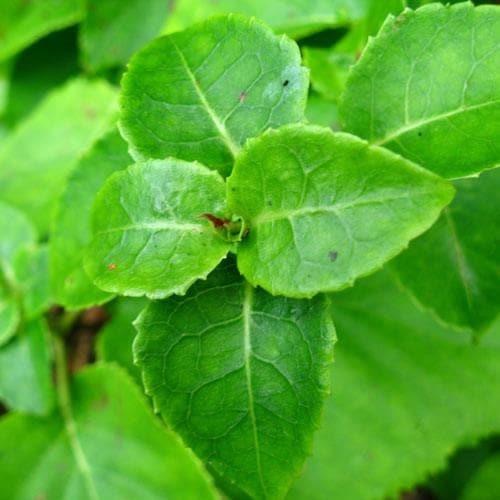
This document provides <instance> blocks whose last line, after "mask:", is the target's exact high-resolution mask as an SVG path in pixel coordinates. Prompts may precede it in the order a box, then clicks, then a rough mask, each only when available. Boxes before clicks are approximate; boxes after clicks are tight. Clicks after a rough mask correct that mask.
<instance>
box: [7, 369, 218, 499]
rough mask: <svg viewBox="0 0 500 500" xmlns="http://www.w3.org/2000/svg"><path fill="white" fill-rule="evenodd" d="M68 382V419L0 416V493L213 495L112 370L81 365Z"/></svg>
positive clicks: (188, 457)
mask: <svg viewBox="0 0 500 500" xmlns="http://www.w3.org/2000/svg"><path fill="white" fill-rule="evenodd" d="M71 387H72V393H73V399H72V413H73V417H74V420H72V421H66V422H63V421H62V419H61V418H60V417H59V416H54V417H52V418H48V419H40V418H32V417H29V416H25V415H20V414H11V415H7V416H6V417H3V418H2V419H1V420H0V475H1V477H2V482H1V483H0V496H1V497H2V498H10V499H13V500H17V499H19V500H21V499H26V498H40V497H45V498H58V499H61V500H74V499H80V498H81V499H87V498H93V499H94V498H95V499H97V498H102V499H108V498H109V499H114V498H117V499H118V498H139V497H140V498H141V499H146V500H153V499H158V498H185V499H187V500H198V499H201V498H203V499H205V498H207V499H212V498H213V499H215V498H216V495H215V492H214V490H213V488H212V487H211V485H210V482H209V479H208V477H207V474H206V472H205V471H203V469H202V467H201V466H200V464H199V463H198V461H197V460H196V458H195V457H194V455H193V454H192V453H191V452H189V451H188V450H187V449H186V448H184V446H183V445H182V444H181V443H180V441H179V440H178V438H177V437H176V436H174V435H173V434H172V433H170V432H168V431H166V430H165V429H162V428H161V427H160V426H159V424H158V422H157V421H156V420H155V418H154V417H153V415H151V413H150V411H149V408H148V407H147V405H146V404H145V401H144V399H143V397H142V395H141V394H140V393H139V392H138V390H137V389H136V387H135V385H134V384H132V382H131V381H130V379H129V378H128V377H127V376H126V375H125V374H124V373H123V372H122V371H121V370H119V368H118V367H113V366H106V365H102V364H101V365H96V366H93V367H90V368H87V369H86V370H85V371H82V372H80V373H79V374H78V375H77V376H76V377H75V379H74V382H73V384H72V386H71ZM65 425H66V427H65ZM68 425H69V426H74V427H73V428H72V429H73V431H74V434H73V435H68V431H67V428H68V427H67V426H68ZM12 450H15V453H12Z"/></svg>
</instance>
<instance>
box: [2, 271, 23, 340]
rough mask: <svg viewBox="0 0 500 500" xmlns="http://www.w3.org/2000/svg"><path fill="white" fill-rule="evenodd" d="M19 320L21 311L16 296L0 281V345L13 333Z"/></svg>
mask: <svg viewBox="0 0 500 500" xmlns="http://www.w3.org/2000/svg"><path fill="white" fill-rule="evenodd" d="M20 321H21V311H20V309H19V305H18V303H17V300H16V298H15V297H14V296H13V295H12V294H11V293H10V291H9V290H7V288H6V287H5V285H4V284H3V283H2V282H1V281H0V346H2V345H3V344H5V343H6V342H7V341H8V340H9V339H10V338H11V337H12V336H13V335H14V334H15V333H16V330H17V327H18V326H19V322H20Z"/></svg>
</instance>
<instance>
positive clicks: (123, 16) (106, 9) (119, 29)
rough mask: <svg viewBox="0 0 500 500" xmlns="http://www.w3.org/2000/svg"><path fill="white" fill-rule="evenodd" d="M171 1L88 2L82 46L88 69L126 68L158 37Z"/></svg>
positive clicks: (116, 0)
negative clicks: (135, 56) (133, 55)
mask: <svg viewBox="0 0 500 500" xmlns="http://www.w3.org/2000/svg"><path fill="white" fill-rule="evenodd" d="M169 4H170V1H165V0H152V1H151V0H150V1H149V2H148V3H147V6H146V5H145V4H144V2H143V1H142V0H128V1H126V2H124V1H123V0H105V1H102V0H87V16H86V18H85V19H84V21H83V23H82V24H81V30H80V45H81V49H82V53H83V54H82V55H83V61H84V64H85V66H86V67H87V68H90V69H91V70H92V71H99V70H102V69H105V68H109V67H113V66H119V65H125V63H126V62H127V61H128V60H129V58H130V56H131V55H132V54H133V53H134V52H135V51H136V50H137V49H140V48H141V47H142V46H143V45H144V44H146V43H148V42H149V41H150V40H152V39H153V38H154V37H155V36H157V35H158V34H159V33H160V32H161V30H162V27H163V25H164V23H165V19H166V17H167V13H168V8H169Z"/></svg>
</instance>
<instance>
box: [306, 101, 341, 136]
mask: <svg viewBox="0 0 500 500" xmlns="http://www.w3.org/2000/svg"><path fill="white" fill-rule="evenodd" d="M306 118H307V120H308V121H309V122H310V123H313V124H315V125H322V126H323V127H330V128H331V129H332V130H339V129H340V125H339V119H338V112H337V105H336V104H335V103H334V102H332V101H329V100H328V99H325V98H324V97H321V96H320V95H318V94H316V93H315V92H311V94H310V95H309V97H308V99H307V107H306Z"/></svg>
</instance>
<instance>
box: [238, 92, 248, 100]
mask: <svg viewBox="0 0 500 500" xmlns="http://www.w3.org/2000/svg"><path fill="white" fill-rule="evenodd" d="M246 98H247V93H246V92H243V91H242V92H241V93H240V102H243V101H244V100H245V99H246Z"/></svg>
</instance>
